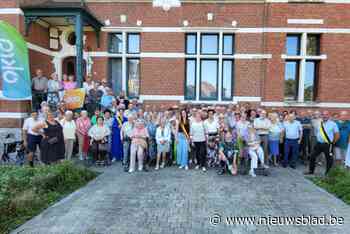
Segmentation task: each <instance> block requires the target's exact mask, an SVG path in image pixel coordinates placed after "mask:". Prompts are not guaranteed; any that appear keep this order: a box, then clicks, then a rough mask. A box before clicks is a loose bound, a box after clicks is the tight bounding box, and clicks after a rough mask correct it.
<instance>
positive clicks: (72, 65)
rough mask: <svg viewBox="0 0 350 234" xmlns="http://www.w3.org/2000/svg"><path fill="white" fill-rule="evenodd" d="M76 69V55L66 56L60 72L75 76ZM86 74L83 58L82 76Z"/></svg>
mask: <svg viewBox="0 0 350 234" xmlns="http://www.w3.org/2000/svg"><path fill="white" fill-rule="evenodd" d="M75 70H76V57H75V56H71V57H67V58H65V59H64V60H63V62H62V72H63V74H67V75H73V76H75ZM85 74H86V62H85V60H83V76H84V75H85Z"/></svg>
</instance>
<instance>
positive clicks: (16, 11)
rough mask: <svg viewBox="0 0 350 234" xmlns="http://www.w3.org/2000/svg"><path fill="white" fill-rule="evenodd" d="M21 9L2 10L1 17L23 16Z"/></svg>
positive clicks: (0, 9) (0, 10)
mask: <svg viewBox="0 0 350 234" xmlns="http://www.w3.org/2000/svg"><path fill="white" fill-rule="evenodd" d="M23 14H24V13H23V11H22V10H21V8H0V15H23Z"/></svg>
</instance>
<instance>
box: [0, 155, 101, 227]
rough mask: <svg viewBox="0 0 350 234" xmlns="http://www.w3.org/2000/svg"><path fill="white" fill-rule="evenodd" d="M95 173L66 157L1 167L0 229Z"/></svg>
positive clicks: (17, 222) (15, 223)
mask: <svg viewBox="0 0 350 234" xmlns="http://www.w3.org/2000/svg"><path fill="white" fill-rule="evenodd" d="M97 175H98V174H97V173H96V172H93V171H91V170H88V169H86V168H83V167H79V166H76V165H74V164H73V163H72V162H68V161H65V162H63V163H60V164H55V165H51V166H37V167H34V168H30V167H18V166H1V167H0V233H1V234H2V233H8V232H10V231H11V230H13V229H14V228H16V227H18V226H19V225H21V224H23V223H24V222H25V221H27V220H29V219H31V218H32V217H33V216H35V215H38V214H39V213H40V212H41V211H42V210H44V209H45V208H47V207H49V206H50V205H52V204H53V203H55V202H57V201H58V200H59V199H62V198H63V197H64V196H66V195H68V194H70V193H72V192H73V191H75V190H77V189H78V188H80V187H82V186H84V185H85V184H86V183H87V182H89V181H90V180H92V179H94V178H96V176H97Z"/></svg>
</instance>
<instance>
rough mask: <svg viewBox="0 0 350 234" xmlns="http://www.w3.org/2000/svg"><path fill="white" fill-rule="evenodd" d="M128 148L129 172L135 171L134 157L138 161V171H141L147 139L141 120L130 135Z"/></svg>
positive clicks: (147, 135)
mask: <svg viewBox="0 0 350 234" xmlns="http://www.w3.org/2000/svg"><path fill="white" fill-rule="evenodd" d="M130 137H131V146H130V168H129V172H130V173H132V172H134V171H135V161H136V155H137V160H138V169H139V171H142V170H143V158H144V153H145V150H146V149H147V138H148V137H149V134H148V131H147V128H145V124H144V122H143V121H142V120H137V121H136V124H135V127H134V129H133V130H132V132H131V134H130Z"/></svg>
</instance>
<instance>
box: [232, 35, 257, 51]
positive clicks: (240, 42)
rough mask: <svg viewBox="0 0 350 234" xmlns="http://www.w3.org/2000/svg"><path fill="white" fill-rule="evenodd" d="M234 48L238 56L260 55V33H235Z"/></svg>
mask: <svg viewBox="0 0 350 234" xmlns="http://www.w3.org/2000/svg"><path fill="white" fill-rule="evenodd" d="M235 48H236V53H238V54H245V53H248V54H260V53H263V34H262V33H236V34H235Z"/></svg>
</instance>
